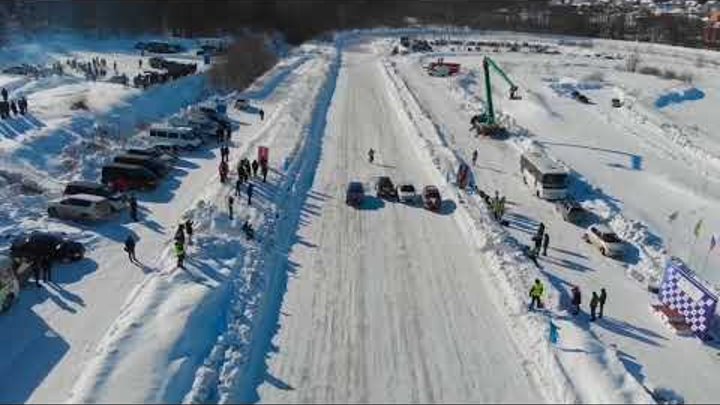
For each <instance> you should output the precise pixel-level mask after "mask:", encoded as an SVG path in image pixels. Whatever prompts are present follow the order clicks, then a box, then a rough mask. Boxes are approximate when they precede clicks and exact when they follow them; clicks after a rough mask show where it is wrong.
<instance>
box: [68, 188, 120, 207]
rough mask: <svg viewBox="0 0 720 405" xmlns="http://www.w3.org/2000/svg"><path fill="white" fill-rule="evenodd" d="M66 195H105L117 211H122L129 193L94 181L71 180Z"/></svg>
mask: <svg viewBox="0 0 720 405" xmlns="http://www.w3.org/2000/svg"><path fill="white" fill-rule="evenodd" d="M63 194H64V195H74V194H90V195H97V196H100V197H105V198H107V199H108V200H110V205H112V207H113V209H114V210H116V211H120V210H122V209H123V208H125V206H126V205H127V195H125V194H124V193H120V192H117V191H115V190H112V189H111V188H110V187H109V186H107V185H105V184H102V183H95V182H92V181H71V182H70V183H68V184H67V185H66V186H65V191H63Z"/></svg>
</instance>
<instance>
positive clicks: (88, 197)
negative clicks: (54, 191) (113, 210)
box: [60, 194, 107, 202]
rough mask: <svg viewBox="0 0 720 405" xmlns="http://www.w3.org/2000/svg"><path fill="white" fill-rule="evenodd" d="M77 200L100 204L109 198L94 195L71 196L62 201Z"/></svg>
mask: <svg viewBox="0 0 720 405" xmlns="http://www.w3.org/2000/svg"><path fill="white" fill-rule="evenodd" d="M71 198H72V199H76V200H87V201H92V202H100V201H105V200H107V198H105V197H102V196H99V195H93V194H73V195H71V196H67V197H64V198H62V199H61V200H60V201H63V200H69V199H71Z"/></svg>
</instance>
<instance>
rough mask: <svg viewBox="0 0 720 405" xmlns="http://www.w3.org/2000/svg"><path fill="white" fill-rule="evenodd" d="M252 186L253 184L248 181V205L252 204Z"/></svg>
mask: <svg viewBox="0 0 720 405" xmlns="http://www.w3.org/2000/svg"><path fill="white" fill-rule="evenodd" d="M253 188H255V186H254V185H253V184H252V183H251V182H248V185H247V198H248V205H252V195H253Z"/></svg>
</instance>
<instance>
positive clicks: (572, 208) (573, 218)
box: [555, 199, 588, 224]
mask: <svg viewBox="0 0 720 405" xmlns="http://www.w3.org/2000/svg"><path fill="white" fill-rule="evenodd" d="M555 211H557V212H558V213H559V214H560V215H561V216H562V218H563V219H564V220H565V221H567V222H570V223H573V224H580V223H582V222H583V221H584V220H585V219H586V218H587V214H588V213H587V211H585V209H584V208H583V207H582V206H581V205H580V204H578V202H577V201H575V200H570V199H568V200H560V201H558V202H557V203H556V204H555Z"/></svg>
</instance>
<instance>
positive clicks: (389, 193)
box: [375, 176, 399, 201]
mask: <svg viewBox="0 0 720 405" xmlns="http://www.w3.org/2000/svg"><path fill="white" fill-rule="evenodd" d="M375 192H376V193H377V197H378V198H387V199H389V200H395V201H397V200H398V198H399V197H398V193H397V190H396V189H395V185H394V184H393V182H392V180H390V177H387V176H380V177H378V178H377V180H376V181H375Z"/></svg>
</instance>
